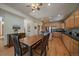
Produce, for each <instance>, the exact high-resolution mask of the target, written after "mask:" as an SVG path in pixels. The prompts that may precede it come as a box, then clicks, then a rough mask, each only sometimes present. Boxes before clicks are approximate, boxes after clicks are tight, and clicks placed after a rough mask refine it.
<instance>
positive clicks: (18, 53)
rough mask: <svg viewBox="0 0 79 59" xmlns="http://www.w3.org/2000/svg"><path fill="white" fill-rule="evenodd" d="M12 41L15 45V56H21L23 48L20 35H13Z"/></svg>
mask: <svg viewBox="0 0 79 59" xmlns="http://www.w3.org/2000/svg"><path fill="white" fill-rule="evenodd" d="M12 41H13V45H14V52H15V55H16V56H21V55H22V52H21V46H20V42H19V36H18V34H13V35H12Z"/></svg>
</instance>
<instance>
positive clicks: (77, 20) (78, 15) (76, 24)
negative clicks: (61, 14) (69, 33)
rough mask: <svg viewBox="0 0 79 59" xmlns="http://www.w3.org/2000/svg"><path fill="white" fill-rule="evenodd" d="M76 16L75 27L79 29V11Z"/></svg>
mask: <svg viewBox="0 0 79 59" xmlns="http://www.w3.org/2000/svg"><path fill="white" fill-rule="evenodd" d="M74 15H75V27H79V11H76V12H75V13H74Z"/></svg>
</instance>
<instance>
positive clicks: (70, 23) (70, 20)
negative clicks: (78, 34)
mask: <svg viewBox="0 0 79 59" xmlns="http://www.w3.org/2000/svg"><path fill="white" fill-rule="evenodd" d="M65 24H66V28H67V29H70V28H73V27H74V16H73V15H71V16H70V17H69V18H67V19H66V21H65Z"/></svg>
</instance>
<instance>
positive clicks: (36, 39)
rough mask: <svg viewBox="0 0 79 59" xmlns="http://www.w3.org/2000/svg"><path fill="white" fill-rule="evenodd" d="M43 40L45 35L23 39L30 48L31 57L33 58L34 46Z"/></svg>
mask: <svg viewBox="0 0 79 59" xmlns="http://www.w3.org/2000/svg"><path fill="white" fill-rule="evenodd" d="M42 38H43V35H33V36H29V37H25V38H22V39H21V42H22V43H24V44H26V45H27V46H28V50H29V55H30V56H32V55H33V53H32V46H34V45H35V44H36V43H38V42H39V41H40V40H41V39H42Z"/></svg>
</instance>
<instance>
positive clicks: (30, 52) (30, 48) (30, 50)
mask: <svg viewBox="0 0 79 59" xmlns="http://www.w3.org/2000/svg"><path fill="white" fill-rule="evenodd" d="M29 55H30V56H32V47H31V46H30V47H29Z"/></svg>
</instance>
